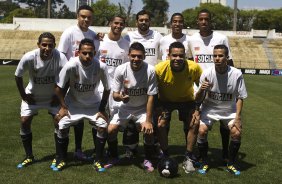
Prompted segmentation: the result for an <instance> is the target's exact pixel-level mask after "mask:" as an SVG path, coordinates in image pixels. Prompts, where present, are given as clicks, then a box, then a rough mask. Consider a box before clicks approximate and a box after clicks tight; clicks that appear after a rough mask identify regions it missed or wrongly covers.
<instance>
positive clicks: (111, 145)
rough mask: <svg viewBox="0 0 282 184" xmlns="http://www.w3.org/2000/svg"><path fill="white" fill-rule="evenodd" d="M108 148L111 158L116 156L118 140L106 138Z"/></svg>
mask: <svg viewBox="0 0 282 184" xmlns="http://www.w3.org/2000/svg"><path fill="white" fill-rule="evenodd" d="M108 150H109V152H110V157H113V158H117V157H118V140H117V139H115V140H113V141H109V140H108Z"/></svg>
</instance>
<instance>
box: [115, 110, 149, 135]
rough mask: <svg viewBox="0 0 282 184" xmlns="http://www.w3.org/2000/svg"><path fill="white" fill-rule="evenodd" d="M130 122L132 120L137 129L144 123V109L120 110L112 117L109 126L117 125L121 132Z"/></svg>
mask: <svg viewBox="0 0 282 184" xmlns="http://www.w3.org/2000/svg"><path fill="white" fill-rule="evenodd" d="M130 120H133V121H134V122H135V124H136V125H137V127H140V124H141V123H143V122H145V121H146V108H143V109H139V110H134V111H133V110H124V109H123V110H122V109H120V110H119V111H118V112H117V113H116V114H114V115H113V118H112V120H111V122H110V124H113V125H119V129H120V130H123V129H124V128H126V126H127V124H128V122H129V121H130Z"/></svg>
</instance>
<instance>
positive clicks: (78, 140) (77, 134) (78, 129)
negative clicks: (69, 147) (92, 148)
mask: <svg viewBox="0 0 282 184" xmlns="http://www.w3.org/2000/svg"><path fill="white" fill-rule="evenodd" d="M83 129H84V122H83V120H79V122H78V124H76V125H75V126H74V138H75V151H77V150H81V145H82V137H83Z"/></svg>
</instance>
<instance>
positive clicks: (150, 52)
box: [124, 30, 163, 66]
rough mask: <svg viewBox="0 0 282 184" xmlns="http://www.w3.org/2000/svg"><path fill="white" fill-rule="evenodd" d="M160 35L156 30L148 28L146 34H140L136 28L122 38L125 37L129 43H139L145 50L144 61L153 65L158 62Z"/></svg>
mask: <svg viewBox="0 0 282 184" xmlns="http://www.w3.org/2000/svg"><path fill="white" fill-rule="evenodd" d="M162 37H163V36H162V35H161V34H160V33H159V32H157V31H153V30H149V32H148V33H147V34H146V35H141V34H140V33H139V32H138V30H137V31H132V32H128V33H127V35H126V36H125V37H124V38H125V39H127V40H128V41H129V42H130V44H132V43H134V42H139V43H141V44H142V45H143V46H144V47H145V51H146V58H145V59H144V61H145V62H147V63H149V64H150V65H153V66H155V65H156V64H157V63H158V59H160V56H159V46H160V39H161V38H162Z"/></svg>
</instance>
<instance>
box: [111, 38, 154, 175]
mask: <svg viewBox="0 0 282 184" xmlns="http://www.w3.org/2000/svg"><path fill="white" fill-rule="evenodd" d="M128 56H129V60H130V62H127V63H124V64H122V65H120V66H118V67H117V69H116V71H115V76H114V81H113V82H114V83H113V88H112V91H113V98H114V100H115V101H118V102H123V103H122V104H121V106H120V108H119V111H118V112H117V113H116V114H114V116H113V118H112V120H111V121H110V124H109V126H108V146H109V152H110V155H111V156H112V157H116V158H117V157H118V150H117V146H118V141H117V132H118V129H119V128H120V127H125V126H126V125H127V124H128V122H129V121H130V120H131V121H134V122H135V123H136V127H137V128H138V131H141V132H143V134H144V150H145V159H144V162H143V165H144V168H145V170H147V171H148V172H152V171H153V170H154V167H153V165H152V163H151V156H152V151H153V146H154V145H153V141H154V139H153V123H152V118H153V117H152V113H153V95H156V94H157V92H158V91H157V81H156V76H155V70H154V67H153V66H151V65H149V64H148V63H146V62H144V59H145V48H144V46H143V45H142V44H141V43H139V42H135V43H133V44H131V46H130V48H129V55H128Z"/></svg>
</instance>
